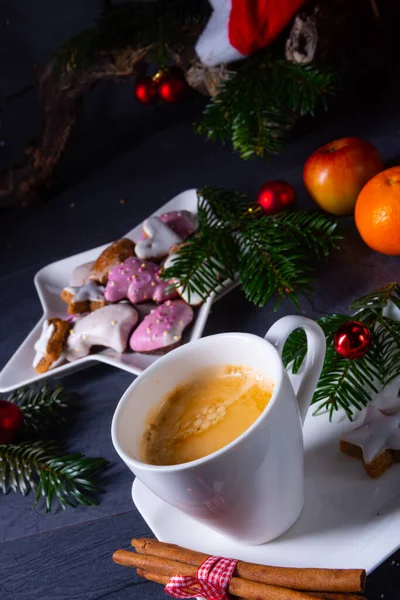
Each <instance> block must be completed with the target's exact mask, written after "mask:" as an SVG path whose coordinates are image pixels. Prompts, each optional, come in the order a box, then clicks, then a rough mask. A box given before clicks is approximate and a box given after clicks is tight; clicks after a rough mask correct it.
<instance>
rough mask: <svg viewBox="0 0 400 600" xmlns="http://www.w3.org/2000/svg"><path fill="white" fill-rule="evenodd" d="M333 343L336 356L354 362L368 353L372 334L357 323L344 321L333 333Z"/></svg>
mask: <svg viewBox="0 0 400 600" xmlns="http://www.w3.org/2000/svg"><path fill="white" fill-rule="evenodd" d="M333 343H334V346H335V350H336V352H337V353H338V354H340V355H341V356H344V357H345V358H348V359H350V360H354V359H355V358H361V356H364V354H366V353H367V352H368V350H369V349H370V346H371V343H372V333H371V332H370V330H369V329H368V327H365V325H363V324H362V323H360V322H359V321H346V323H343V325H341V326H340V327H339V329H338V330H337V331H336V332H335V335H334V337H333Z"/></svg>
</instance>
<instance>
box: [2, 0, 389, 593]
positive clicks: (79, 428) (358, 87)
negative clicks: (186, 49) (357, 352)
mask: <svg viewBox="0 0 400 600" xmlns="http://www.w3.org/2000/svg"><path fill="white" fill-rule="evenodd" d="M98 10H99V9H98V2H97V0H86V2H84V3H82V2H78V1H77V0H70V1H69V2H65V0H64V1H62V2H61V1H59V0H54V1H53V2H51V3H49V2H48V1H47V0H46V1H45V0H36V2H34V3H31V2H28V1H27V0H18V2H11V1H10V0H8V1H5V0H2V2H1V5H0V32H1V35H0V44H1V50H0V52H1V54H0V69H1V74H0V104H1V108H2V112H1V115H0V119H1V129H0V164H1V166H2V167H4V166H8V165H11V164H14V163H15V162H17V161H19V160H21V158H22V156H23V149H24V147H25V146H26V144H27V143H28V142H29V141H30V140H31V138H32V137H34V136H35V135H37V133H38V131H39V128H40V120H41V113H40V106H39V103H38V98H37V91H36V89H35V87H34V80H35V68H37V67H41V66H43V65H44V64H45V63H46V61H47V60H48V59H49V56H50V55H51V53H52V52H53V51H54V50H55V48H56V47H57V46H58V45H59V44H60V42H61V41H62V40H63V39H66V38H68V37H69V36H71V35H72V34H74V33H75V32H78V31H80V30H82V29H83V28H85V27H88V26H90V25H91V24H92V23H93V20H94V19H95V18H96V16H97V14H98ZM397 87H398V84H397V78H396V76H395V74H394V73H393V72H392V70H391V68H389V67H387V68H383V69H381V72H380V73H379V77H378V76H377V72H376V71H371V74H370V75H369V76H367V77H366V76H365V74H364V76H363V78H362V81H361V80H360V81H357V82H356V81H355V80H354V81H353V85H350V86H349V88H346V90H347V89H349V90H351V93H348V94H347V93H345V92H343V94H342V96H340V97H339V98H338V99H337V100H335V101H334V102H333V104H332V106H333V110H331V111H330V112H329V113H328V114H327V115H318V118H317V119H315V120H312V119H309V120H306V121H303V122H302V123H301V124H299V126H298V127H297V128H296V130H295V131H294V132H293V135H292V136H291V138H290V140H289V142H288V145H287V147H286V149H285V150H284V152H282V154H281V155H280V156H278V157H274V158H273V159H272V160H270V161H266V160H257V161H252V162H243V161H241V160H240V159H239V158H238V157H237V156H236V155H234V154H232V152H231V150H230V148H229V147H226V148H223V147H222V146H220V145H219V144H213V143H211V142H206V141H205V140H203V139H202V138H199V137H197V136H195V135H194V133H193V130H192V126H191V123H192V121H193V120H195V119H196V118H197V117H198V115H199V113H200V109H201V106H202V104H203V100H202V99H200V98H199V97H197V96H190V97H189V98H188V99H187V100H186V101H185V102H184V103H183V104H182V105H179V106H173V107H169V106H157V107H155V108H154V107H152V108H147V107H143V106H140V105H138V104H137V103H135V101H134V100H133V99H132V82H127V83H123V84H113V83H107V84H100V85H99V86H98V87H96V88H95V89H94V90H93V91H92V92H91V93H90V94H89V95H88V96H87V97H86V98H85V101H84V105H83V113H82V117H81V119H80V121H79V125H78V128H77V131H76V133H75V134H74V139H73V140H72V143H71V145H70V146H69V149H68V151H67V153H66V155H65V157H64V159H63V161H62V164H61V165H60V168H59V169H58V173H57V175H58V182H59V183H58V187H57V188H56V190H55V191H54V194H53V196H54V197H53V198H52V199H51V200H49V201H47V202H46V203H45V204H40V205H38V206H34V207H30V208H28V209H25V210H10V209H8V210H4V211H3V212H1V213H0V265H1V271H0V331H1V333H2V335H1V336H0V368H2V367H3V365H4V364H5V363H6V362H7V360H8V358H9V357H10V356H11V354H12V353H13V352H14V351H15V350H16V348H17V347H18V346H19V344H20V343H21V342H22V340H23V339H24V337H25V336H26V334H27V333H28V332H29V331H30V329H31V328H32V326H33V325H34V324H35V323H36V322H37V320H38V319H39V317H40V315H41V308H40V304H39V300H38V298H37V295H36V292H35V289H34V286H33V276H34V274H35V273H36V271H37V270H39V269H40V268H41V267H42V266H44V265H46V264H48V263H49V262H52V261H54V260H57V259H58V258H62V257H65V256H68V255H70V254H75V253H77V252H79V251H81V250H84V249H87V248H90V247H94V246H97V245H99V244H102V243H105V242H107V241H110V240H112V239H115V238H116V237H118V236H119V235H121V234H122V233H123V232H125V231H127V230H129V229H131V228H132V227H133V226H134V225H135V224H137V223H138V222H140V221H141V220H142V219H143V218H145V217H146V216H147V215H148V214H149V213H151V212H152V211H153V210H155V209H156V208H157V207H158V206H159V205H160V204H163V203H164V202H166V201H167V200H168V199H170V198H171V197H172V196H174V195H175V194H177V193H179V192H180V191H182V190H184V189H186V188H192V187H199V186H201V185H203V184H220V185H224V186H227V187H232V188H236V189H242V190H245V191H247V192H248V193H249V194H251V195H253V196H255V194H256V193H257V190H258V189H259V187H260V185H261V184H262V183H264V182H265V181H267V180H268V179H271V178H282V179H285V180H287V181H289V182H290V183H291V184H292V185H293V186H294V187H295V189H296V191H297V194H298V206H300V207H303V208H305V207H311V206H312V202H311V201H310V199H309V198H308V197H307V195H306V194H305V191H304V189H303V186H302V182H301V174H302V166H303V164H304V161H305V159H306V158H307V157H308V156H309V154H310V153H311V152H312V151H313V150H314V149H315V148H317V147H318V146H320V145H322V144H324V143H327V142H328V141H331V140H332V139H335V138H337V137H341V136H347V135H356V136H361V137H365V138H366V139H369V140H370V141H372V142H373V143H374V144H375V145H376V146H377V148H378V149H379V150H380V152H381V153H382V156H383V158H384V160H385V161H386V163H387V164H393V163H396V162H397V163H398V162H400V112H399V109H398V95H397V93H396V92H397ZM121 199H124V200H125V201H126V202H125V203H124V204H121V203H120V200H121ZM340 227H341V231H342V232H344V233H346V240H345V242H344V243H343V250H342V252H340V253H337V255H336V256H335V257H334V258H333V259H332V260H331V261H329V263H327V265H326V266H323V267H321V268H320V270H319V277H318V280H317V283H316V292H315V295H314V298H313V300H312V302H311V303H308V302H304V303H303V304H302V309H301V312H303V313H304V314H307V315H309V316H315V315H318V314H323V313H326V312H333V311H345V310H346V308H347V306H348V304H349V302H350V301H351V300H352V299H354V298H355V297H358V296H360V295H361V294H363V293H366V292H367V291H370V290H371V289H373V288H374V287H375V286H379V285H384V284H386V283H388V282H389V281H392V280H396V279H398V276H399V263H398V259H397V258H390V257H386V256H383V255H379V254H376V253H374V252H373V251H371V250H369V249H368V248H367V247H366V246H365V245H364V244H363V243H362V242H361V240H360V239H359V237H358V236H357V234H356V233H355V230H354V225H353V222H352V219H342V220H341V225H340ZM289 312H297V311H294V309H293V306H292V305H291V304H290V303H288V302H287V303H284V304H283V305H282V306H281V307H280V309H279V311H278V313H273V312H272V310H271V307H270V306H267V307H265V308H264V309H256V308H254V307H253V306H251V305H249V304H248V303H247V302H246V301H245V300H244V299H243V297H242V296H241V294H240V292H238V291H235V292H233V293H232V294H230V295H229V296H228V297H227V298H226V299H225V300H223V301H222V302H221V303H219V304H217V305H216V306H215V308H214V309H213V312H212V314H211V317H210V319H209V322H208V324H207V328H206V332H205V333H206V334H210V333H215V332H219V331H229V330H235V329H236V330H243V331H250V332H255V333H259V334H264V332H265V331H266V330H267V329H268V327H269V325H270V324H271V323H272V322H273V321H274V320H275V319H277V318H278V317H279V316H281V315H283V314H288V313H289ZM131 379H132V377H131V376H130V375H129V374H126V373H122V372H119V371H117V370H114V369H111V368H108V367H95V368H93V369H90V370H87V371H83V372H82V373H80V374H76V375H73V376H71V377H68V378H66V379H65V380H64V381H63V382H62V383H63V384H64V385H65V387H66V388H67V389H68V390H71V391H72V390H76V391H78V392H79V401H80V405H81V411H80V414H79V417H78V420H76V421H74V422H72V423H70V424H69V425H68V426H67V427H66V428H65V431H63V433H62V435H63V436H64V438H65V440H66V441H67V442H68V448H69V449H71V450H77V451H81V452H83V453H86V454H89V455H93V456H104V457H105V458H107V459H108V460H110V461H111V463H112V465H111V467H110V469H108V470H107V471H106V473H105V475H104V479H103V481H104V488H105V491H106V493H105V494H104V495H103V496H102V497H101V503H100V505H99V506H98V507H96V508H89V509H85V508H79V509H77V510H75V511H74V510H68V511H66V512H62V511H56V512H54V513H53V514H51V515H47V516H46V515H44V511H43V510H42V508H41V507H40V506H39V507H36V508H34V509H32V504H33V498H32V496H28V497H27V498H23V497H21V496H19V495H16V494H10V495H8V496H7V497H2V498H0V540H1V542H2V543H1V546H0V557H1V566H0V598H1V600H17V599H22V598H24V599H25V598H29V599H30V600H32V599H35V598H41V599H47V598H49V599H50V598H54V599H57V600H59V599H64V598H65V599H66V598H68V599H71V598H74V600H83V599H89V598H90V599H96V600H97V599H101V598H107V597H112V598H113V599H114V598H115V599H121V600H124V599H127V598H149V599H155V598H160V599H161V598H164V597H165V596H164V594H163V592H162V589H161V587H157V586H156V585H155V584H154V585H153V584H148V583H145V582H143V581H140V580H138V578H137V577H136V575H135V573H134V572H133V571H130V570H129V569H123V568H121V567H117V566H115V565H113V563H112V562H111V554H112V552H113V551H114V550H115V549H117V548H120V547H128V545H129V540H130V538H131V537H132V536H136V537H138V536H140V535H146V534H148V533H149V532H148V528H147V526H146V524H145V523H144V522H143V521H142V519H141V518H140V517H139V516H138V514H137V512H136V510H135V508H134V506H133V505H132V502H131V498H130V487H131V475H130V473H129V472H128V470H127V469H126V468H125V466H124V465H123V464H122V463H121V461H119V459H118V458H117V456H116V454H115V452H114V450H113V448H112V444H111V439H110V423H111V418H112V414H113V411H114V408H115V405H116V403H117V401H118V399H119V398H120V396H121V395H122V393H123V391H124V390H125V389H126V387H127V386H128V385H129V383H130V382H131ZM399 561H400V555H399V553H397V555H395V556H394V557H391V558H390V559H389V560H388V561H387V562H386V563H385V564H384V565H383V566H382V567H381V568H380V569H378V571H377V572H376V573H375V574H374V575H373V576H372V577H371V578H370V583H369V592H370V593H369V596H368V597H369V598H370V600H378V599H381V598H384V599H385V600H398V598H399V592H398V590H399V589H400V571H399V569H398V563H399ZM136 587H137V589H134V588H136Z"/></svg>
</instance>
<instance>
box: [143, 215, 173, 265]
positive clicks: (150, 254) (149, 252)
mask: <svg viewBox="0 0 400 600" xmlns="http://www.w3.org/2000/svg"><path fill="white" fill-rule="evenodd" d="M143 232H144V234H145V236H146V238H145V239H144V240H140V241H139V242H138V243H137V244H136V246H135V254H136V256H138V257H139V258H143V259H146V258H148V259H149V260H151V259H153V260H160V259H161V258H164V256H167V254H168V253H169V250H170V248H171V246H175V245H176V244H180V243H181V242H182V238H180V237H179V235H177V234H176V233H175V232H174V231H172V229H170V227H168V225H165V223H163V222H162V221H161V220H160V219H159V218H158V217H150V218H149V219H146V221H144V223H143Z"/></svg>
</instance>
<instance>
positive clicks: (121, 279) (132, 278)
mask: <svg viewBox="0 0 400 600" xmlns="http://www.w3.org/2000/svg"><path fill="white" fill-rule="evenodd" d="M170 287H171V283H170V282H169V281H164V280H163V279H161V278H160V267H159V266H158V265H156V264H155V263H153V262H150V261H147V260H141V259H139V258H134V257H131V258H127V259H126V260H125V261H124V262H123V263H122V264H121V265H118V266H117V267H114V268H113V269H111V271H110V273H109V276H108V282H107V285H106V288H105V290H104V297H105V299H106V300H107V301H108V302H119V301H120V300H123V299H124V298H128V300H129V301H130V302H132V304H139V303H140V302H146V301H147V300H153V301H154V302H158V303H159V302H164V301H165V300H168V299H169V298H174V297H177V293H176V292H175V290H173V291H172V292H171V291H168V290H169V288H170Z"/></svg>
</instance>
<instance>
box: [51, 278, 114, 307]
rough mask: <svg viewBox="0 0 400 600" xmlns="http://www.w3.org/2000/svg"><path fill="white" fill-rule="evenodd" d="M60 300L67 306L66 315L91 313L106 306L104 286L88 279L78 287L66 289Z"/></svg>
mask: <svg viewBox="0 0 400 600" xmlns="http://www.w3.org/2000/svg"><path fill="white" fill-rule="evenodd" d="M61 298H62V299H63V300H64V302H66V303H67V304H68V314H70V315H75V314H77V313H84V312H92V311H93V310H97V309H99V308H102V307H103V306H105V305H106V304H107V302H106V300H105V298H104V286H102V285H99V284H98V283H96V282H95V281H93V280H92V279H89V281H87V282H86V283H85V284H84V285H82V286H80V287H72V286H70V287H66V288H64V289H63V291H62V292H61Z"/></svg>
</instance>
